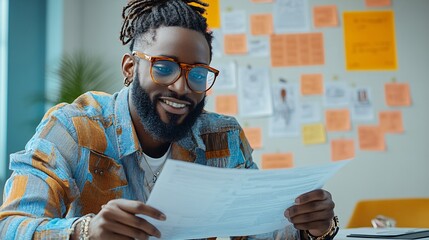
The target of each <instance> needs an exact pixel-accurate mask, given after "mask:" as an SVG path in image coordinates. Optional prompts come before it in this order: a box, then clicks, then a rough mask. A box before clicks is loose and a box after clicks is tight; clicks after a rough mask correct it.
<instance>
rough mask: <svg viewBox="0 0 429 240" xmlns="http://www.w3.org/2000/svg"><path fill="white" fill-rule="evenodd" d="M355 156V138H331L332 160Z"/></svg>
mask: <svg viewBox="0 0 429 240" xmlns="http://www.w3.org/2000/svg"><path fill="white" fill-rule="evenodd" d="M353 158H355V141H354V139H333V140H331V160H332V161H341V160H347V159H353Z"/></svg>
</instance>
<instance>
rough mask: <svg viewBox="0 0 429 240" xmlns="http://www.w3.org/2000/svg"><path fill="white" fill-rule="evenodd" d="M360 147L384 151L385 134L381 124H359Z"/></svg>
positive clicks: (361, 148) (367, 149)
mask: <svg viewBox="0 0 429 240" xmlns="http://www.w3.org/2000/svg"><path fill="white" fill-rule="evenodd" d="M358 134H359V148H360V150H366V151H384V150H385V149H386V145H385V142H384V134H383V131H382V130H381V128H380V127H379V126H359V127H358Z"/></svg>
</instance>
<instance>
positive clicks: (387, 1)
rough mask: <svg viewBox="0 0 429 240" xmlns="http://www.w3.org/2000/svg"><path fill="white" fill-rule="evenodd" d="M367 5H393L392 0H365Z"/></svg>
mask: <svg viewBox="0 0 429 240" xmlns="http://www.w3.org/2000/svg"><path fill="white" fill-rule="evenodd" d="M365 5H366V6H367V7H389V6H391V5H392V1H391V0H365Z"/></svg>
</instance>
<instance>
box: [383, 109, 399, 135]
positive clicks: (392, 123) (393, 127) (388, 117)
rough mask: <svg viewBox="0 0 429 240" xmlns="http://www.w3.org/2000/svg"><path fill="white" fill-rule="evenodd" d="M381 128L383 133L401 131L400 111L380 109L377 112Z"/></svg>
mask: <svg viewBox="0 0 429 240" xmlns="http://www.w3.org/2000/svg"><path fill="white" fill-rule="evenodd" d="M378 116H379V120H380V127H381V130H382V131H383V132H385V133H402V132H404V126H403V123H402V112H401V111H381V112H379V115H378Z"/></svg>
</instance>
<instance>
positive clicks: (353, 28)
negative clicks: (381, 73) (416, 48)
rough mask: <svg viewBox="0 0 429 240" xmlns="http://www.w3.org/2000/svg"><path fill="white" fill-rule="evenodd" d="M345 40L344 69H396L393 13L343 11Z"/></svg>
mask: <svg viewBox="0 0 429 240" xmlns="http://www.w3.org/2000/svg"><path fill="white" fill-rule="evenodd" d="M368 36H371V37H368ZM344 41H345V49H346V68H347V70H396V69H397V60H396V43H395V27H394V15H393V11H368V12H344Z"/></svg>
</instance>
